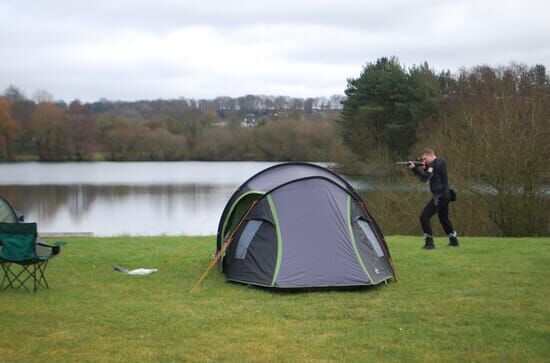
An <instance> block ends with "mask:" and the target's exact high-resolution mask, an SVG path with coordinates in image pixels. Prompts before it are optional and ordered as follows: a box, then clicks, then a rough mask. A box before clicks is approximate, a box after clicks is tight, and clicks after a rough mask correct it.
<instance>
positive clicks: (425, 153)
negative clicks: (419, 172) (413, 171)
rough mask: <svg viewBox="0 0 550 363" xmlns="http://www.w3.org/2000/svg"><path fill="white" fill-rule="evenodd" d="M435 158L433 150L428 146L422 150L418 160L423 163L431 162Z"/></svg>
mask: <svg viewBox="0 0 550 363" xmlns="http://www.w3.org/2000/svg"><path fill="white" fill-rule="evenodd" d="M435 158H436V156H435V152H434V151H433V150H432V149H429V148H425V149H424V150H422V154H421V155H420V160H422V161H423V162H424V163H425V164H429V163H431V162H432V161H434V160H435Z"/></svg>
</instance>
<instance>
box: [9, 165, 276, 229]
mask: <svg viewBox="0 0 550 363" xmlns="http://www.w3.org/2000/svg"><path fill="white" fill-rule="evenodd" d="M275 164H277V163H273V162H124V163H116V162H79V163H40V162H26V163H9V164H0V194H1V195H3V196H4V197H5V198H7V199H8V200H9V201H10V202H11V203H12V204H13V205H14V206H15V207H16V208H17V209H19V210H20V211H21V212H22V213H23V214H24V215H25V221H27V222H37V223H38V229H39V232H41V233H57V232H69V233H93V234H94V235H97V236H117V235H213V234H216V232H217V227H218V221H219V218H220V215H221V213H222V210H223V208H224V206H225V204H226V202H227V200H228V199H229V197H230V196H231V195H232V194H233V192H234V191H235V189H236V188H237V187H238V186H240V185H241V184H242V183H243V182H244V181H246V180H247V179H248V178H249V177H251V176H252V175H254V174H256V173H257V172H259V171H261V170H263V169H265V168H267V167H270V166H272V165H275Z"/></svg>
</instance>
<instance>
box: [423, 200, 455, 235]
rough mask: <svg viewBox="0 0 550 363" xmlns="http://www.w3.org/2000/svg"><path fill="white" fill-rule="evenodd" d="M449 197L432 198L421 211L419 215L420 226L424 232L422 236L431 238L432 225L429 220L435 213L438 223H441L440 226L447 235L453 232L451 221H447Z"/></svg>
mask: <svg viewBox="0 0 550 363" xmlns="http://www.w3.org/2000/svg"><path fill="white" fill-rule="evenodd" d="M449 202H450V200H449V197H447V196H445V197H443V196H441V197H438V196H434V197H433V198H432V199H430V201H429V202H428V204H426V206H425V207H424V209H423V210H422V214H421V215H420V224H421V225H422V230H423V231H424V234H427V235H430V236H433V233H432V225H431V223H430V219H431V218H432V217H433V215H434V214H436V213H437V216H438V217H439V221H440V222H441V226H443V230H444V231H445V233H447V235H449V234H451V233H453V232H454V230H455V229H454V227H453V224H452V223H451V221H450V220H449Z"/></svg>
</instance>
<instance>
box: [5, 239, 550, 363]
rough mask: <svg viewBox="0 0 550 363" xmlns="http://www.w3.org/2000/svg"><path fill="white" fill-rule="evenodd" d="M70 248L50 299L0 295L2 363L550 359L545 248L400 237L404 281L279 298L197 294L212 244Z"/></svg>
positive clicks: (208, 285)
mask: <svg viewBox="0 0 550 363" xmlns="http://www.w3.org/2000/svg"><path fill="white" fill-rule="evenodd" d="M66 240H67V241H68V244H67V245H66V246H64V248H63V251H62V255H61V256H60V257H56V258H55V259H54V260H53V261H51V263H50V265H49V267H48V274H47V275H48V280H49V283H50V290H40V291H38V292H37V293H36V294H33V293H28V292H25V291H22V290H8V291H3V292H0V360H1V361H3V362H33V361H36V362H38V361H40V362H42V361H49V362H65V361H78V362H117V361H118V362H139V361H157V362H169V361H232V362H240V361H245V362H247V361H261V362H264V361H277V362H278V361H286V362H301V361H316V362H317V361H346V362H366V361H377V362H379V361H404V362H442V361H455V362H464V361H483V362H486V361H489V362H510V361H517V362H537V361H540V362H543V361H546V362H547V361H549V360H550V344H549V343H550V289H549V287H550V282H549V281H550V238H523V239H517V238H462V239H461V242H462V246H461V247H460V248H458V249H456V248H450V247H446V246H445V245H444V244H443V242H444V241H443V239H440V240H439V242H440V243H439V245H438V248H437V249H436V250H435V251H423V250H421V249H420V248H419V247H420V244H421V241H420V239H419V238H413V237H400V236H394V237H389V238H388V242H389V245H390V250H391V252H392V255H393V258H394V262H395V265H396V268H397V273H398V277H399V281H398V282H397V283H389V284H387V285H381V286H379V287H376V288H368V289H362V290H359V291H318V292H300V293H281V292H271V291H266V290H262V289H256V288H248V287H246V286H244V285H240V284H234V283H226V282H225V281H224V278H223V276H222V275H221V274H220V273H219V272H218V271H217V270H214V271H212V272H211V273H210V275H209V276H208V278H207V279H206V280H205V281H204V283H203V284H202V285H201V287H200V288H199V290H198V291H197V292H196V293H194V294H189V293H188V291H189V289H190V288H191V286H192V285H193V283H194V282H195V281H196V279H197V278H198V277H199V275H200V274H201V273H202V271H203V269H204V267H205V265H206V264H207V262H208V260H209V258H210V254H211V253H212V250H213V240H214V238H212V237H209V238H204V237H147V238H134V237H121V238H68V239H66ZM436 242H437V241H436ZM115 264H119V265H123V266H126V267H129V268H138V267H155V268H158V269H159V272H158V273H156V274H153V275H150V276H128V275H124V274H121V273H118V272H115V271H113V270H112V269H111V266H112V265H115Z"/></svg>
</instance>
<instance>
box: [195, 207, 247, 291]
mask: <svg viewBox="0 0 550 363" xmlns="http://www.w3.org/2000/svg"><path fill="white" fill-rule="evenodd" d="M257 202H258V200H257V199H256V200H255V201H254V202H253V203H252V205H251V206H250V208H248V210H247V211H246V213H245V215H244V216H243V217H242V218H241V220H240V222H239V224H238V225H237V227H235V229H234V230H233V233H231V235H230V236H229V238H228V239H227V241H225V242H224V244H223V245H222V247H221V248H220V250H219V251H218V252H217V253H216V255H215V256H214V258H213V259H212V261H210V262H209V263H208V266H206V270H204V272H203V274H202V275H201V277H200V278H199V279H198V280H197V282H196V283H195V285H194V286H193V288H192V289H191V291H189V292H190V293H193V292H195V290H196V289H197V288H198V287H199V285H200V284H201V283H202V281H203V280H204V279H205V278H206V276H207V275H208V273H209V272H210V270H212V267H214V266H216V263H217V262H218V261H219V259H220V258H221V257H222V256H223V254H224V253H225V251H226V250H227V248H229V245H230V244H231V242H233V236H234V235H235V233H236V232H237V230H238V229H239V227H240V226H241V224H243V222H244V221H245V219H246V217H248V214H249V213H250V212H251V211H252V208H254V206H255V205H256V203H257ZM222 232H223V231H222Z"/></svg>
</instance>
